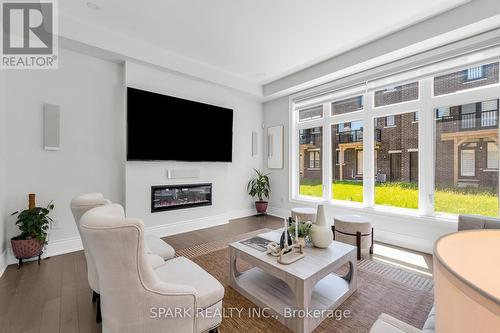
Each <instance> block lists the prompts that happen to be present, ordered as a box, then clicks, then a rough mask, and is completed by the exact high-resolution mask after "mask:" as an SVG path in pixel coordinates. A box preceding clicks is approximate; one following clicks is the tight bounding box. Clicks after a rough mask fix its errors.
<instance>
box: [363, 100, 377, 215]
mask: <svg viewBox="0 0 500 333" xmlns="http://www.w3.org/2000/svg"><path fill="white" fill-rule="evenodd" d="M363 131H364V134H363V205H364V206H365V207H373V206H374V204H375V194H374V193H375V187H374V186H375V153H374V151H375V134H374V133H375V126H374V120H373V92H369V93H366V94H365V114H364V117H363Z"/></svg>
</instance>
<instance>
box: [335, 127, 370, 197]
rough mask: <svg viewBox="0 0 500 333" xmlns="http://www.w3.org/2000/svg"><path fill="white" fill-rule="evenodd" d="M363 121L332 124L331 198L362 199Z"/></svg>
mask: <svg viewBox="0 0 500 333" xmlns="http://www.w3.org/2000/svg"><path fill="white" fill-rule="evenodd" d="M361 149H363V121H361V120H356V121H351V122H350V123H345V124H344V123H343V124H338V125H332V151H334V152H335V156H336V157H335V161H334V163H332V198H333V199H334V200H347V201H355V202H362V201H363V151H362V150H361Z"/></svg>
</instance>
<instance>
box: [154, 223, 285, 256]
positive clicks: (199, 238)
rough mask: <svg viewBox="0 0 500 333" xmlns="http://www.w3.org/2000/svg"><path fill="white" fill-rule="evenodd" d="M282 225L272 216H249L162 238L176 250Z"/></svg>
mask: <svg viewBox="0 0 500 333" xmlns="http://www.w3.org/2000/svg"><path fill="white" fill-rule="evenodd" d="M282 225H283V220H282V219H280V218H277V217H274V216H268V215H260V216H249V217H244V218H241V219H237V220H233V221H231V222H230V223H228V224H224V225H220V226H217V227H212V228H206V229H202V230H196V231H191V232H186V233H183V234H178V235H173V236H169V237H164V238H163V239H164V240H165V241H166V242H167V243H169V244H170V245H172V247H173V248H174V249H176V250H177V249H183V248H186V247H190V246H194V245H198V244H203V243H208V242H212V241H215V240H219V239H224V238H229V237H232V236H235V235H241V234H244V233H247V232H250V231H254V230H258V229H263V228H270V229H277V228H279V227H281V226H282Z"/></svg>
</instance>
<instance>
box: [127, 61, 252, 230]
mask: <svg viewBox="0 0 500 333" xmlns="http://www.w3.org/2000/svg"><path fill="white" fill-rule="evenodd" d="M126 82H127V85H128V86H131V87H135V88H139V89H144V90H148V91H153V92H157V93H162V94H166V95H171V96H176V97H180V98H185V99H190V100H195V101H199V102H203V103H209V104H214V105H218V106H222V107H227V108H231V109H233V110H234V128H233V131H234V134H233V162H232V163H213V162H210V163H198V162H196V163H194V162H190V163H187V162H167V161H165V162H127V164H126V209H127V215H129V216H136V217H140V218H143V219H144V221H145V224H146V227H147V228H149V229H150V231H151V230H152V229H153V230H152V231H151V232H155V233H156V234H158V235H161V236H163V235H166V234H172V233H179V232H182V231H186V230H193V229H196V228H204V227H207V226H210V225H216V224H222V223H226V222H227V220H228V219H229V218H234V217H237V216H246V215H249V214H252V213H253V211H254V208H253V207H252V200H251V198H250V197H249V196H248V195H247V194H246V184H247V182H248V180H249V179H250V177H251V176H252V173H253V169H254V168H261V167H262V150H259V154H258V155H257V156H253V157H252V131H256V132H258V133H259V140H261V137H262V135H261V133H262V105H261V103H260V102H259V101H257V100H256V99H254V98H252V97H250V96H248V95H246V94H242V93H239V92H237V91H236V90H232V89H229V88H226V87H222V86H219V85H216V84H213V83H209V82H206V81H201V80H198V79H194V78H190V77H187V76H184V75H180V74H174V73H171V72H167V71H163V70H160V69H158V68H154V67H150V66H146V65H139V64H136V63H131V62H128V63H127V64H126ZM209 130H210V128H207V131H209ZM186 135H200V138H203V135H204V134H203V133H198V134H196V133H190V132H189V128H187V129H186ZM259 142H260V141H259ZM171 144H182V140H176V141H174V142H171ZM214 149H217V148H216V147H214ZM169 168H173V169H183V168H194V169H199V170H200V173H201V175H200V177H199V178H194V179H177V180H168V179H167V178H166V172H167V169H169ZM203 182H210V183H213V198H212V200H213V204H212V206H204V207H197V208H190V209H183V210H174V211H166V212H158V213H151V212H150V211H151V203H150V199H151V186H152V185H164V184H175V183H177V184H186V183H203Z"/></svg>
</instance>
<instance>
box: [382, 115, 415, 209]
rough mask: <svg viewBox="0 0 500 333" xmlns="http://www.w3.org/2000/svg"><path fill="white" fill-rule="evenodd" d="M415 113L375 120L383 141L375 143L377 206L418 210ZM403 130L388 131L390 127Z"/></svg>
mask: <svg viewBox="0 0 500 333" xmlns="http://www.w3.org/2000/svg"><path fill="white" fill-rule="evenodd" d="M414 117H415V112H409V113H403V114H398V115H393V116H388V117H380V118H375V124H374V126H375V130H376V131H380V141H379V142H376V143H375V151H374V155H375V159H376V161H375V166H374V167H375V176H376V177H375V178H376V183H375V204H377V205H385V206H393V207H401V208H418V183H417V177H416V175H418V160H416V156H415V155H413V156H412V152H415V151H416V150H418V123H414V121H413V120H414ZM396 122H397V123H399V124H401V126H400V127H398V128H395V127H388V126H390V125H389V124H391V123H396Z"/></svg>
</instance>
